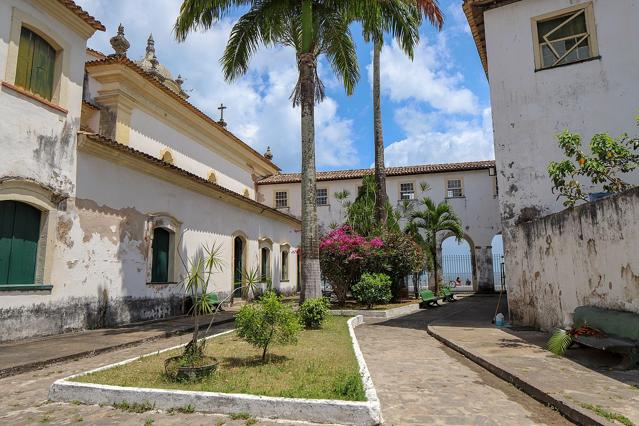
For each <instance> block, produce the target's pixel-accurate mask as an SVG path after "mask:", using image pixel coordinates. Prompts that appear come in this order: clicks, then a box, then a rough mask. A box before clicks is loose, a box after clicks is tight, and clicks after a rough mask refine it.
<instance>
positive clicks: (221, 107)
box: [217, 104, 227, 121]
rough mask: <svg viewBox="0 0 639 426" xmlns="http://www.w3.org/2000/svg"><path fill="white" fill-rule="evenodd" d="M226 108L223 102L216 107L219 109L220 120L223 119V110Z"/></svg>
mask: <svg viewBox="0 0 639 426" xmlns="http://www.w3.org/2000/svg"><path fill="white" fill-rule="evenodd" d="M226 108H227V107H225V106H224V104H220V106H219V107H217V109H219V110H220V121H224V110H225V109H226Z"/></svg>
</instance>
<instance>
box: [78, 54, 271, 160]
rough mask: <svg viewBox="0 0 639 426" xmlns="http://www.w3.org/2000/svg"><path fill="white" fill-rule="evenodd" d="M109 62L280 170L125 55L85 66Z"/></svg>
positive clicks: (107, 58)
mask: <svg viewBox="0 0 639 426" xmlns="http://www.w3.org/2000/svg"><path fill="white" fill-rule="evenodd" d="M110 64H121V65H124V66H127V67H129V68H131V69H132V70H133V71H135V72H136V73H138V74H140V75H141V76H142V77H143V78H145V79H146V80H147V81H149V82H151V83H153V84H154V85H155V86H156V87H157V88H158V89H160V90H162V91H163V92H164V93H166V94H167V95H169V96H171V97H172V98H173V99H175V100H176V101H178V102H179V103H181V104H182V105H184V106H185V107H186V108H188V109H190V110H191V111H192V112H193V113H195V114H196V115H198V116H199V117H201V118H203V119H204V120H205V121H207V122H208V123H209V124H211V125H213V126H214V127H216V128H217V129H218V130H220V131H221V132H223V133H224V134H226V135H227V136H229V137H230V138H231V139H233V141H235V142H236V143H238V144H239V145H240V146H242V147H244V148H245V149H247V150H249V151H250V152H251V153H252V154H254V155H256V156H257V157H259V158H260V159H261V160H262V161H264V162H266V163H267V164H269V165H270V166H272V167H273V168H275V169H276V170H278V171H279V170H281V169H280V168H279V167H278V166H277V164H275V163H273V162H272V161H270V160H268V159H267V158H265V157H264V156H263V155H262V154H260V153H259V152H257V151H256V150H255V149H253V148H252V147H251V146H250V145H248V144H247V143H245V142H244V141H242V140H241V139H240V138H238V137H237V136H235V135H234V134H233V133H231V132H230V131H228V130H226V129H225V128H224V127H222V126H220V124H219V123H218V122H217V121H215V120H213V119H212V118H211V117H209V116H208V115H206V113H204V112H203V111H201V110H200V109H198V108H197V107H196V106H195V105H193V104H192V103H190V102H188V101H187V100H186V99H184V98H183V97H181V96H180V95H178V94H177V93H175V92H174V91H172V90H171V89H169V88H168V87H166V86H165V85H164V84H163V83H162V82H161V81H160V80H159V79H158V78H157V77H156V76H155V75H153V74H151V73H149V72H146V71H145V70H144V69H142V67H140V66H139V65H138V64H136V63H135V62H133V61H132V60H130V59H129V58H127V57H126V56H124V55H109V56H106V57H104V58H102V59H97V60H95V61H89V62H87V63H85V66H86V67H87V68H90V67H94V66H100V65H110Z"/></svg>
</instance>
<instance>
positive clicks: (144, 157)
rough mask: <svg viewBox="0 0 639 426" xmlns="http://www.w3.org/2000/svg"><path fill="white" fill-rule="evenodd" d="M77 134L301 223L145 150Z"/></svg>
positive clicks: (83, 133) (98, 136)
mask: <svg viewBox="0 0 639 426" xmlns="http://www.w3.org/2000/svg"><path fill="white" fill-rule="evenodd" d="M78 134H79V135H83V136H85V137H86V138H87V139H89V140H91V141H92V142H95V143H98V144H100V145H101V146H104V147H107V148H110V149H113V150H115V151H118V152H120V153H123V154H126V155H130V156H132V157H135V158H137V159H139V160H143V161H146V162H148V163H150V164H153V165H154V166H157V167H162V168H164V169H166V170H167V171H169V172H173V173H177V174H179V175H181V176H183V177H186V178H188V179H190V180H192V181H194V182H197V183H199V184H202V185H205V186H207V187H209V188H211V189H212V190H215V191H216V192H219V193H223V194H225V195H227V196H230V197H233V198H235V199H236V200H238V201H240V202H241V203H245V204H246V205H247V206H252V207H255V208H258V209H260V211H262V212H264V211H268V212H270V213H271V214H273V215H275V216H278V217H280V218H282V219H286V220H288V221H292V222H294V223H296V224H297V225H301V221H300V220H299V219H298V218H296V217H295V216H292V215H289V214H287V213H284V212H282V211H280V210H277V209H274V208H272V207H269V206H267V205H264V204H262V203H260V202H258V201H255V200H252V199H250V198H247V197H245V196H243V195H241V194H238V193H237V192H234V191H231V190H230V189H228V188H225V187H223V186H221V185H218V184H217V183H214V182H210V181H208V180H206V179H204V178H202V177H200V176H197V175H195V174H193V173H191V172H189V171H187V170H184V169H182V168H180V167H177V166H175V165H173V164H169V163H166V162H164V161H162V160H160V159H159V158H156V157H153V156H152V155H149V154H147V153H145V152H142V151H139V150H137V149H134V148H131V147H129V146H126V145H123V144H121V143H119V142H117V141H115V140H113V139H109V138H106V137H104V136H101V135H98V134H96V133H91V132H89V131H87V130H81V131H80V132H78Z"/></svg>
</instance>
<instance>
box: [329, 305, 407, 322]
mask: <svg viewBox="0 0 639 426" xmlns="http://www.w3.org/2000/svg"><path fill="white" fill-rule="evenodd" d="M417 311H419V303H411V304H410V305H406V306H400V307H398V308H392V309H386V310H384V311H375V310H372V309H332V310H331V314H333V315H340V316H345V317H350V316H355V315H361V316H363V317H364V318H387V319H390V318H397V317H400V316H402V315H408V314H412V313H413V312H417Z"/></svg>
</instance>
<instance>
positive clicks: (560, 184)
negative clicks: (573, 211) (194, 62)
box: [548, 117, 639, 207]
mask: <svg viewBox="0 0 639 426" xmlns="http://www.w3.org/2000/svg"><path fill="white" fill-rule="evenodd" d="M637 124H638V125H639V117H638V118H637ZM557 141H558V143H559V146H560V147H561V149H562V150H563V151H564V154H565V155H566V157H568V158H569V159H567V160H562V161H559V162H555V161H551V162H550V164H549V165H548V174H549V175H550V179H551V180H552V184H553V187H552V191H553V193H555V191H557V192H559V195H558V196H557V199H559V198H561V197H564V198H565V200H564V206H566V207H573V206H574V205H575V204H576V203H577V201H580V200H581V201H588V194H587V193H586V192H584V190H583V188H582V186H581V182H579V178H580V177H585V178H589V179H590V181H591V182H592V183H593V184H595V185H602V186H603V189H604V191H607V192H610V193H616V192H621V191H624V190H626V189H629V188H630V187H631V185H630V184H628V183H626V182H624V181H623V180H622V179H621V178H620V177H619V176H618V174H619V173H630V172H632V171H633V170H635V169H636V168H637V167H638V166H639V152H637V151H639V137H634V138H630V137H628V135H627V134H625V133H624V134H623V135H621V136H619V137H618V138H613V137H611V136H609V135H608V134H607V133H598V134H596V135H594V136H593V137H592V139H591V141H590V145H589V148H590V152H591V153H592V154H591V155H588V154H586V153H585V152H584V151H583V148H582V141H581V136H580V135H578V134H576V133H570V132H568V131H567V130H564V131H563V132H562V133H560V134H559V135H557Z"/></svg>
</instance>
